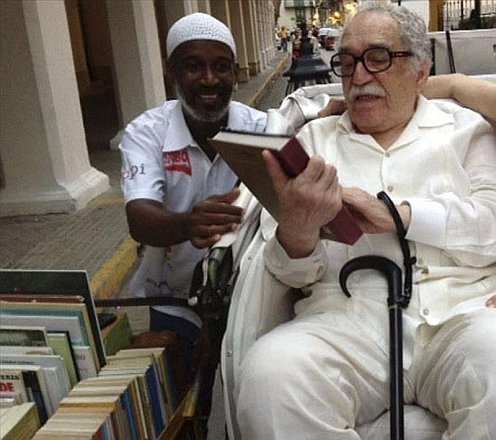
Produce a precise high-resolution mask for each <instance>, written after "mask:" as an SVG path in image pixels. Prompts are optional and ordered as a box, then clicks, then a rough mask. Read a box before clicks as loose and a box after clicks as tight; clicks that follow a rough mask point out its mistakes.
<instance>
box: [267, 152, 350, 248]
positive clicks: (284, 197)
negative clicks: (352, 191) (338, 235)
mask: <svg viewBox="0 0 496 440" xmlns="http://www.w3.org/2000/svg"><path fill="white" fill-rule="evenodd" d="M263 155H264V159H265V163H266V166H267V170H268V172H269V175H270V176H271V179H272V182H273V185H274V189H275V192H276V194H277V196H278V198H279V216H278V223H279V227H278V233H277V237H278V240H279V242H280V243H281V245H282V246H283V247H284V249H285V250H286V252H287V253H288V255H289V256H290V257H292V258H303V257H305V256H308V255H310V254H311V253H312V251H313V250H314V249H315V246H316V245H317V243H318V241H319V236H320V228H321V227H322V226H324V225H326V224H327V223H329V222H330V221H331V220H332V219H333V218H334V217H335V216H336V214H337V213H338V212H339V211H340V209H341V206H342V201H341V186H340V185H339V182H338V178H337V172H336V168H335V167H334V166H331V165H328V164H326V163H325V161H324V159H323V158H322V157H320V156H314V157H312V158H311V159H310V161H309V162H308V165H307V167H306V168H305V170H304V171H303V172H302V173H301V174H299V175H298V176H297V177H296V178H294V179H290V178H289V177H288V176H287V175H286V174H285V173H284V171H283V169H282V167H281V166H280V164H279V161H278V160H277V159H276V158H275V157H274V156H273V155H272V154H271V153H270V152H269V151H264V152H263Z"/></svg>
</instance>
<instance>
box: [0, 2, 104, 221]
mask: <svg viewBox="0 0 496 440" xmlns="http://www.w3.org/2000/svg"><path fill="white" fill-rule="evenodd" d="M0 44H1V46H0V52H1V57H0V74H1V76H2V81H0V84H1V86H0V87H1V89H0V94H1V97H2V99H1V105H0V112H1V115H2V129H1V131H0V146H1V156H0V158H1V164H0V166H1V175H0V185H1V187H0V215H2V216H11V215H24V214H40V215H41V214H47V213H56V212H70V211H74V210H76V209H80V208H83V207H84V206H85V205H86V204H87V203H88V202H89V201H90V200H91V199H93V198H94V197H96V196H97V195H99V194H101V193H102V192H104V191H106V190H107V189H108V188H109V183H108V177H107V176H106V175H105V174H103V173H101V172H99V171H97V170H96V169H95V168H93V167H91V165H90V162H89V158H88V150H87V146H86V140H85V133H84V127H83V118H82V114H81V107H80V103H79V93H78V87H77V82H76V74H75V70H74V62H73V57H72V50H71V45H70V36H69V29H68V25H67V15H66V11H65V4H64V2H61V1H58V0H24V1H1V2H0Z"/></svg>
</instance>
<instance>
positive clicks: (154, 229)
mask: <svg viewBox="0 0 496 440" xmlns="http://www.w3.org/2000/svg"><path fill="white" fill-rule="evenodd" d="M167 64H168V73H169V75H170V77H171V78H172V79H173V80H174V81H175V84H176V93H177V96H178V100H170V101H166V102H165V103H164V104H163V105H162V106H160V107H158V108H154V109H151V110H149V111H147V112H145V113H143V114H142V115H141V116H139V117H137V118H136V119H135V120H133V121H132V122H131V123H129V125H128V126H127V127H126V129H125V132H124V136H123V139H122V143H121V145H120V150H121V153H122V160H123V165H122V170H123V179H122V182H123V184H122V187H123V192H124V196H125V201H126V215H127V219H128V223H129V229H130V233H131V236H132V237H133V238H134V239H135V240H137V241H138V242H140V243H143V244H145V245H146V247H145V252H144V255H143V260H142V262H141V265H140V267H139V269H138V270H137V272H136V274H135V276H134V279H133V280H132V290H133V292H134V294H135V295H138V296H146V297H152V296H153V297H155V296H169V297H173V298H183V299H185V298H187V297H188V295H189V290H190V284H191V280H192V277H193V270H194V267H195V265H196V263H197V262H198V261H200V260H201V259H202V257H203V256H204V255H205V252H206V249H208V248H209V247H210V246H211V245H213V244H214V243H215V242H216V241H218V240H219V239H220V236H221V235H222V234H225V233H227V232H230V231H232V230H233V229H235V228H236V227H237V225H238V224H239V223H240V222H241V219H242V210H241V208H239V207H237V206H234V205H232V202H234V201H235V200H236V198H237V197H238V194H239V190H238V189H234V188H235V185H236V180H237V178H236V176H235V175H234V173H233V172H232V171H231V170H230V169H229V167H228V166H227V165H226V164H225V163H224V162H223V161H222V160H221V158H220V157H218V156H216V153H215V151H214V150H213V149H212V148H211V147H210V145H209V144H208V142H207V139H208V138H210V137H213V136H214V135H215V134H216V133H217V132H218V131H219V129H220V128H221V127H229V128H231V129H238V130H240V129H241V130H249V131H257V132H261V131H263V130H264V128H265V123H266V115H265V113H262V112H260V111H257V110H254V109H252V108H250V107H248V106H246V105H244V104H241V103H239V102H235V101H232V100H231V98H232V95H233V91H234V89H235V84H236V45H235V43H234V38H233V36H232V34H231V32H230V30H229V29H228V28H227V27H226V26H225V25H224V24H223V23H222V22H220V21H219V20H217V19H215V18H213V17H211V16H209V15H207V14H203V13H194V14H191V15H187V16H185V17H183V18H181V19H180V20H178V21H177V22H176V23H175V24H174V25H173V26H172V27H171V28H170V30H169V33H168V36H167ZM200 326H201V320H200V318H199V317H198V316H197V315H196V314H195V313H194V311H192V310H191V309H188V308H186V307H182V306H180V305H167V306H157V307H153V308H151V310H150V329H151V330H154V331H161V330H169V331H173V332H176V333H178V334H179V335H180V336H181V337H182V338H183V339H184V340H185V341H187V344H186V345H187V347H186V351H187V352H189V353H187V356H189V357H190V356H191V352H192V348H193V345H194V343H195V341H196V339H197V336H198V332H199V328H200ZM212 382H213V374H212ZM206 394H207V396H206V398H205V399H204V400H205V403H204V405H203V406H204V409H203V415H204V416H205V418H208V413H209V412H210V390H207V391H206Z"/></svg>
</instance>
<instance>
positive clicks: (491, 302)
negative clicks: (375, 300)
mask: <svg viewBox="0 0 496 440" xmlns="http://www.w3.org/2000/svg"><path fill="white" fill-rule="evenodd" d="M486 306H487V307H490V308H491V309H496V295H493V296H491V298H489V299H488V300H487V301H486Z"/></svg>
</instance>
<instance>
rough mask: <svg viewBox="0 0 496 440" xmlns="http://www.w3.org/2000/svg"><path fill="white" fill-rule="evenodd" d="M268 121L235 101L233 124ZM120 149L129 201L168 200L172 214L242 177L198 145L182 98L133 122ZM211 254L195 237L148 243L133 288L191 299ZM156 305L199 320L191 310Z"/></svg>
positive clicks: (258, 128)
mask: <svg viewBox="0 0 496 440" xmlns="http://www.w3.org/2000/svg"><path fill="white" fill-rule="evenodd" d="M265 124H266V115H265V113H263V112H260V111H258V110H255V109H252V108H250V107H248V106H246V105H244V104H242V103H239V102H235V101H232V102H231V103H230V106H229V118H228V127H229V128H231V129H235V130H247V131H255V132H262V131H263V130H264V129H265ZM119 148H120V150H121V154H122V189H123V192H124V197H125V201H126V203H127V202H129V201H131V200H136V199H150V200H155V201H158V202H160V203H163V204H164V206H165V207H166V209H167V211H169V212H189V211H191V209H192V207H193V205H195V204H196V203H198V202H199V201H201V200H205V199H206V198H208V197H210V196H211V195H214V194H224V193H227V192H229V191H231V190H232V188H233V187H234V185H235V183H236V180H237V178H236V176H235V175H234V173H233V172H232V171H231V170H230V168H229V167H228V166H227V165H226V163H225V162H224V161H223V160H221V159H220V157H218V156H216V157H215V158H214V160H213V161H210V159H209V158H208V157H207V155H206V154H205V153H204V152H203V150H202V149H201V148H200V147H199V146H198V144H197V143H196V141H195V140H194V139H193V137H192V136H191V133H190V131H189V129H188V127H187V125H186V122H185V120H184V116H183V113H182V110H181V104H180V102H179V101H175V100H174V101H166V102H165V103H164V104H163V105H162V106H160V107H157V108H154V109H151V110H149V111H147V112H145V113H143V114H142V115H141V116H139V117H137V118H136V119H135V120H133V121H132V122H130V123H129V124H128V126H127V127H126V129H125V132H124V136H123V139H122V142H121V144H120V146H119ZM205 252H206V251H205V250H201V249H197V248H195V247H193V246H192V245H191V242H189V241H187V242H184V243H181V244H178V245H175V246H172V247H171V248H170V249H167V251H164V249H163V248H153V247H150V246H147V247H146V250H145V254H144V256H143V261H142V262H141V265H140V267H139V268H138V270H137V272H136V275H135V277H134V279H133V281H132V289H133V292H134V293H135V294H136V295H138V296H159V295H171V296H175V297H181V298H187V297H188V294H189V289H190V284H191V279H192V274H193V269H194V267H195V265H196V263H197V262H198V261H199V260H201V259H202V257H203V256H204V255H205ZM156 308H157V309H159V310H161V311H164V312H167V313H171V314H174V315H179V316H183V317H187V318H188V319H190V320H192V321H193V322H195V323H196V324H197V325H198V324H199V320H198V318H197V317H195V316H193V315H192V314H191V313H190V312H191V311H190V310H185V309H179V308H177V307H170V306H167V307H156Z"/></svg>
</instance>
